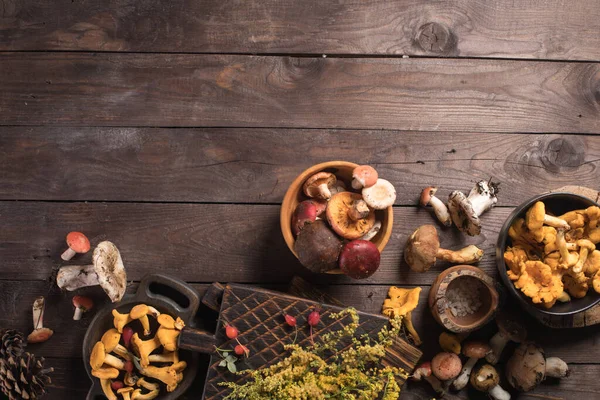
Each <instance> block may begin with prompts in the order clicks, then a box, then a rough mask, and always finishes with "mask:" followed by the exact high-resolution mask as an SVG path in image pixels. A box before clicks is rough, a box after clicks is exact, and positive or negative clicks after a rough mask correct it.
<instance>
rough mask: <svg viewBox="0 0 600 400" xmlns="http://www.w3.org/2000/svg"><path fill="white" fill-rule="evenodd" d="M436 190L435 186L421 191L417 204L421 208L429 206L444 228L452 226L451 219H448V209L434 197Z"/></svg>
mask: <svg viewBox="0 0 600 400" xmlns="http://www.w3.org/2000/svg"><path fill="white" fill-rule="evenodd" d="M437 190H438V188H437V187H435V186H429V187H426V188H425V189H423V191H422V192H421V199H420V201H419V204H421V207H427V206H431V208H433V212H434V214H435V216H436V218H437V219H438V221H440V222H441V223H442V224H443V225H445V226H452V217H450V212H449V211H448V207H447V206H446V204H444V202H443V201H441V200H440V199H439V198H437V197H435V194H436V192H437Z"/></svg>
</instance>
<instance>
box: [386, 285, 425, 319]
mask: <svg viewBox="0 0 600 400" xmlns="http://www.w3.org/2000/svg"><path fill="white" fill-rule="evenodd" d="M421 290H422V289H421V287H419V286H417V287H414V288H411V289H408V288H399V287H396V286H392V287H390V289H389V290H388V298H387V299H385V300H384V301H383V306H382V309H381V312H382V314H383V315H385V316H386V317H388V318H394V317H403V316H405V315H406V314H408V313H409V312H411V311H413V310H414V309H415V308H417V305H419V295H420V294H421Z"/></svg>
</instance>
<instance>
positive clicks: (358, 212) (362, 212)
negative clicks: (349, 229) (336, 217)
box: [348, 200, 371, 221]
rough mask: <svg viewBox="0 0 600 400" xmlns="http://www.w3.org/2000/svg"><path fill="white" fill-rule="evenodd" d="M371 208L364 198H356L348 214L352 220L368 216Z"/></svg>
mask: <svg viewBox="0 0 600 400" xmlns="http://www.w3.org/2000/svg"><path fill="white" fill-rule="evenodd" d="M370 212H371V210H370V209H369V206H368V205H367V203H366V202H365V201H364V200H354V202H353V203H352V207H350V208H349V209H348V216H349V217H350V219H351V220H352V221H358V220H361V219H363V218H367V217H368V216H369V213H370Z"/></svg>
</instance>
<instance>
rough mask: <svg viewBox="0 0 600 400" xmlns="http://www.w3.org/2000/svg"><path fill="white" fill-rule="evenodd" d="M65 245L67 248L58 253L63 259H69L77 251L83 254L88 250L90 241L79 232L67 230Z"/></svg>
mask: <svg viewBox="0 0 600 400" xmlns="http://www.w3.org/2000/svg"><path fill="white" fill-rule="evenodd" d="M67 246H69V248H68V249H67V250H65V251H64V253H62V254H61V255H60V258H62V259H63V260H65V261H69V260H70V259H71V258H73V257H74V256H75V254H77V253H80V254H83V253H87V252H88V251H90V241H89V240H88V238H87V236H85V235H84V234H83V233H81V232H69V234H68V235H67Z"/></svg>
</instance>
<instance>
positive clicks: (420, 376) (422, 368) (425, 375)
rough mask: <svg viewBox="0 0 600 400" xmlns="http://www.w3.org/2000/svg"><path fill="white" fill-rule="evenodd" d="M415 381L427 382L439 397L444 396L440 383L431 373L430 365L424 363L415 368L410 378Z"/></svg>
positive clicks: (427, 362)
mask: <svg viewBox="0 0 600 400" xmlns="http://www.w3.org/2000/svg"><path fill="white" fill-rule="evenodd" d="M412 378H413V379H414V380H415V381H422V380H424V381H426V382H428V383H429V384H430V385H431V387H432V388H433V390H435V392H436V393H437V394H439V395H440V396H442V397H443V396H444V393H445V392H446V390H445V389H444V387H443V385H442V382H440V380H439V379H438V378H436V377H435V376H433V375H432V373H431V363H430V362H429V361H426V362H424V363H422V364H421V365H419V366H418V367H417V368H415V372H414V374H413V376H412Z"/></svg>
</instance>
